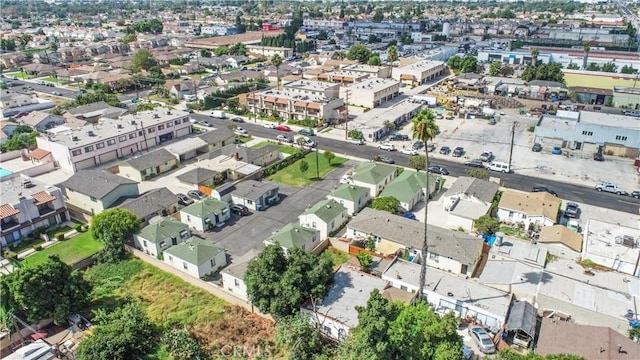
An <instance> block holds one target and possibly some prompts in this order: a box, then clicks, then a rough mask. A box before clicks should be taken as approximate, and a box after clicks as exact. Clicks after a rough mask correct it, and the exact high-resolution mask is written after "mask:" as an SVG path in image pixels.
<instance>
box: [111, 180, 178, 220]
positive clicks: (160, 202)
mask: <svg viewBox="0 0 640 360" xmlns="http://www.w3.org/2000/svg"><path fill="white" fill-rule="evenodd" d="M177 202H178V199H177V198H176V195H175V194H174V193H172V192H171V190H169V189H167V188H166V187H163V188H160V189H153V190H149V191H147V192H146V193H144V194H142V195H140V196H138V197H137V198H135V199H127V200H125V201H124V202H123V203H122V205H120V206H119V207H120V208H122V209H127V210H129V211H131V212H132V213H134V214H135V215H136V216H137V217H138V219H144V218H146V217H147V216H149V215H153V214H157V213H162V210H165V209H167V208H168V207H170V206H171V205H173V204H175V203H177Z"/></svg>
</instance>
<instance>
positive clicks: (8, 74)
mask: <svg viewBox="0 0 640 360" xmlns="http://www.w3.org/2000/svg"><path fill="white" fill-rule="evenodd" d="M3 74H4V76H6V77H8V78H9V79H12V78H14V77H17V78H18V79H22V73H20V71H14V72H10V73H3ZM25 76H26V75H25Z"/></svg>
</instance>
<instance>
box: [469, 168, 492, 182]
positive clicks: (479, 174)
mask: <svg viewBox="0 0 640 360" xmlns="http://www.w3.org/2000/svg"><path fill="white" fill-rule="evenodd" d="M467 176H470V177H472V178H476V179H482V180H485V179H487V178H489V173H488V172H487V170H483V169H469V170H467Z"/></svg>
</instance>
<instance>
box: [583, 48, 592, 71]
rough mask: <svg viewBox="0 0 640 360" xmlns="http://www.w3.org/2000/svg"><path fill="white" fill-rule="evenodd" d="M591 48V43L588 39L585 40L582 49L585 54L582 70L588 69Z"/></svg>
mask: <svg viewBox="0 0 640 360" xmlns="http://www.w3.org/2000/svg"><path fill="white" fill-rule="evenodd" d="M589 50H591V45H589V42H588V41H585V42H584V44H583V45H582V51H584V56H583V57H582V70H586V69H587V61H589Z"/></svg>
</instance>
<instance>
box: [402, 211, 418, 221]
mask: <svg viewBox="0 0 640 360" xmlns="http://www.w3.org/2000/svg"><path fill="white" fill-rule="evenodd" d="M402 217H403V218H405V219H410V220H415V219H416V214H414V213H412V212H406V213H404V214H402Z"/></svg>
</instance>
